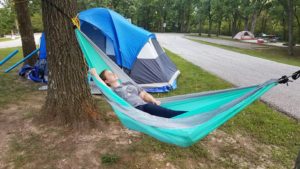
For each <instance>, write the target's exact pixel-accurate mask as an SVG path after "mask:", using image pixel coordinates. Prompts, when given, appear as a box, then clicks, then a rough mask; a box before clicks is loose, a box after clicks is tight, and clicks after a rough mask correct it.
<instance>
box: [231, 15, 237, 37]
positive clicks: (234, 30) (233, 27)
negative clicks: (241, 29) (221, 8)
mask: <svg viewBox="0 0 300 169" xmlns="http://www.w3.org/2000/svg"><path fill="white" fill-rule="evenodd" d="M231 29H232V31H231V36H232V38H233V37H234V35H235V34H236V33H237V31H236V30H237V17H236V16H235V15H234V18H233V21H232V26H231Z"/></svg>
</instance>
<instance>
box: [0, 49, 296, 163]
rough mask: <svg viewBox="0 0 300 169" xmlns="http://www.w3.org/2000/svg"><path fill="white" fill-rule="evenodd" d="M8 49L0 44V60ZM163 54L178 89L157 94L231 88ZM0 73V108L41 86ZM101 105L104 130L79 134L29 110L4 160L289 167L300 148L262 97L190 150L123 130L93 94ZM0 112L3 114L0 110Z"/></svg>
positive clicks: (288, 125) (292, 124) (285, 120)
mask: <svg viewBox="0 0 300 169" xmlns="http://www.w3.org/2000/svg"><path fill="white" fill-rule="evenodd" d="M13 50H14V49H0V59H2V58H3V57H4V56H5V55H6V54H8V53H9V52H10V51H13ZM167 53H168V55H169V56H170V58H171V59H172V60H173V61H174V63H175V64H176V65H177V66H178V69H179V70H180V71H181V75H180V77H179V79H178V89H176V90H175V91H172V92H170V93H167V94H156V96H157V97H165V96H169V95H178V94H185V93H193V92H200V91H208V90H217V89H223V88H229V87H232V85H231V84H229V83H228V82H225V81H223V80H221V79H220V78H218V77H216V76H214V75H211V74H209V73H208V72H206V71H204V70H202V69H200V68H199V67H197V66H195V65H193V64H192V63H190V62H187V61H185V60H184V59H182V58H180V57H179V56H177V55H175V54H174V53H172V52H170V51H167ZM19 58H20V54H19ZM17 59H18V58H15V60H17ZM15 60H14V61H15ZM14 61H11V62H14ZM7 65H10V64H7ZM1 69H3V68H1ZM0 77H1V78H0V89H1V92H0V112H1V110H2V108H1V107H2V106H8V105H11V104H12V103H13V102H14V101H15V100H18V99H19V98H22V97H23V98H25V96H26V97H35V96H34V95H36V94H37V92H38V91H36V88H35V87H34V86H28V85H26V84H27V83H26V82H24V81H21V80H19V78H18V77H17V73H16V71H15V72H12V73H9V74H7V75H4V74H3V73H0ZM29 84H33V83H29ZM31 92H33V94H32V93H31ZM98 103H99V108H100V109H101V112H102V113H105V114H103V116H105V118H104V119H105V120H106V122H107V124H106V129H105V130H101V132H99V131H91V132H86V133H81V134H78V133H76V132H70V131H65V129H64V128H59V127H55V126H47V125H36V124H32V118H34V117H35V116H37V115H38V113H35V114H34V113H33V115H32V114H30V115H28V113H26V115H25V116H26V118H24V117H22V118H21V119H24V120H23V121H21V122H19V123H25V124H26V125H25V126H27V127H24V129H23V131H22V130H21V131H16V132H15V133H12V134H11V135H9V141H8V145H9V148H8V152H7V153H6V154H5V158H4V159H5V163H4V164H8V165H9V166H10V168H109V169H111V168H116V169H117V168H130V169H131V168H137V169H138V168H161V169H164V168H180V169H181V168H182V169H185V168H186V169H191V168H258V167H262V168H292V166H293V165H294V159H295V158H296V155H297V152H298V151H299V149H300V124H299V122H297V121H295V120H294V119H291V118H289V117H287V116H285V115H283V114H282V113H280V112H277V111H276V110H273V109H271V108H270V107H269V106H267V105H266V104H264V103H262V102H260V101H256V102H255V103H254V104H252V105H251V106H249V107H248V108H246V109H245V110H244V111H242V112H241V113H239V114H238V115H237V116H236V117H234V118H233V119H231V120H230V121H228V122H227V123H226V124H225V125H223V126H222V127H220V128H219V129H218V130H216V131H214V132H213V133H211V134H210V135H208V136H207V137H205V138H204V139H203V140H201V141H200V142H198V143H196V144H195V145H193V146H191V147H188V148H180V147H176V146H173V145H168V144H165V143H161V142H159V141H157V140H155V139H153V138H151V137H149V136H147V135H144V134H138V133H137V134H132V133H129V134H128V132H129V131H127V130H125V129H124V128H123V127H122V125H121V124H120V123H119V121H118V120H117V119H116V117H115V116H114V115H113V114H112V113H108V112H110V111H111V109H110V108H109V107H108V106H107V104H106V102H105V101H103V99H98ZM35 104H40V105H41V104H42V102H39V101H37V102H35ZM26 105H27V103H26ZM30 109H31V108H28V107H27V108H26V111H27V112H35V111H34V110H30ZM19 111H20V112H21V113H19V114H21V115H22V114H24V112H22V111H25V110H23V109H22V107H21V109H20V110H19ZM7 116H9V114H7ZM0 118H4V116H1V113H0ZM0 120H1V122H2V121H3V122H5V120H4V119H0ZM10 123H12V124H13V122H10ZM13 126H14V125H13ZM28 126H31V127H28ZM128 142H130V143H128ZM0 148H1V144H0ZM1 151H2V150H0V152H1ZM12 166H13V167H12ZM0 168H1V153H0ZM4 168H5V167H4Z"/></svg>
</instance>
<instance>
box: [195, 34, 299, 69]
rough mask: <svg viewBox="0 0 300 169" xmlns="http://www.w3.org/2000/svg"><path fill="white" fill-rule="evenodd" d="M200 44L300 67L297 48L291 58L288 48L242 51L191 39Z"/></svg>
mask: <svg viewBox="0 0 300 169" xmlns="http://www.w3.org/2000/svg"><path fill="white" fill-rule="evenodd" d="M189 40H192V41H195V42H198V43H202V44H206V45H210V46H215V47H219V48H222V49H226V50H230V51H234V52H238V53H242V54H247V55H251V56H255V57H259V58H264V59H268V60H272V61H275V62H279V63H285V64H289V65H294V66H300V48H299V47H295V56H289V55H288V54H287V48H280V47H267V48H259V49H241V48H238V47H232V46H226V45H220V44H215V43H211V42H206V41H203V40H195V39H189Z"/></svg>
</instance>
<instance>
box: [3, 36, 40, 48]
mask: <svg viewBox="0 0 300 169" xmlns="http://www.w3.org/2000/svg"><path fill="white" fill-rule="evenodd" d="M40 38H41V33H35V34H34V40H35V44H36V45H39V44H40ZM17 46H22V42H21V38H18V39H15V40H10V41H4V42H0V49H1V48H12V47H17Z"/></svg>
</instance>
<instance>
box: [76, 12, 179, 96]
mask: <svg viewBox="0 0 300 169" xmlns="http://www.w3.org/2000/svg"><path fill="white" fill-rule="evenodd" d="M79 20H80V30H81V31H82V32H83V33H84V34H85V35H86V36H88V37H89V38H90V39H91V40H92V41H93V42H94V43H95V44H96V45H97V47H99V48H100V49H101V50H102V51H103V52H104V53H105V54H106V55H108V56H109V57H110V58H111V59H112V60H113V61H114V62H115V63H116V64H117V65H118V66H119V67H121V68H122V69H123V70H124V71H125V72H126V73H127V74H128V75H129V76H130V77H131V78H132V79H133V80H134V81H135V82H136V83H137V84H138V85H139V86H141V87H143V88H144V89H145V90H146V91H148V92H168V91H170V90H172V89H175V88H176V79H177V77H178V75H179V74H180V72H179V70H178V69H177V68H176V66H175V64H174V63H173V62H172V61H171V60H170V58H169V57H168V56H167V55H166V53H165V51H164V50H163V49H162V48H161V46H160V45H159V43H158V41H157V39H156V36H155V35H154V34H153V33H151V32H148V31H146V30H144V29H142V28H140V27H138V26H136V25H133V24H131V23H130V22H129V21H128V20H127V19H125V18H124V17H123V16H121V15H120V14H118V13H116V12H114V11H112V10H110V9H106V8H93V9H89V10H86V11H82V12H80V13H79Z"/></svg>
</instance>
